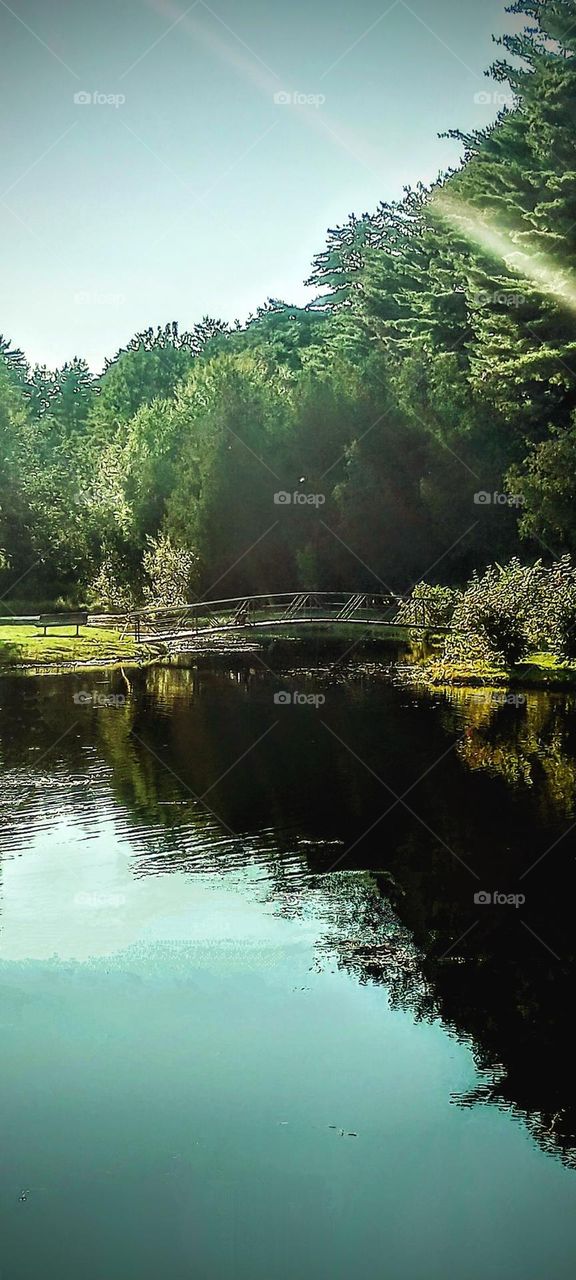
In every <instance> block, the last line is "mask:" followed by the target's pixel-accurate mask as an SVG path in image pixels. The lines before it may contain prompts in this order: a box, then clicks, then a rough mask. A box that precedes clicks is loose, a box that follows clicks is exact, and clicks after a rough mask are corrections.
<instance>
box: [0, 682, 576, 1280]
mask: <svg viewBox="0 0 576 1280" xmlns="http://www.w3.org/2000/svg"><path fill="white" fill-rule="evenodd" d="M254 661H255V669H254V670H253V671H252V672H250V671H249V670H248V669H246V668H243V669H236V668H233V669H228V667H227V666H226V664H221V665H220V668H219V669H208V668H207V669H205V670H194V669H177V670H174V669H173V670H168V669H162V668H159V669H152V670H149V671H147V672H139V673H136V674H133V673H127V679H126V678H124V677H123V676H122V674H120V673H114V674H111V675H109V676H103V675H95V674H93V675H90V676H88V675H86V676H84V677H83V678H81V677H80V676H78V675H74V676H70V677H68V676H61V677H58V678H52V677H42V678H34V679H25V680H23V679H12V678H4V679H2V680H1V681H0V759H1V766H2V775H1V781H0V814H1V818H2V832H3V836H2V846H1V862H0V1032H1V1034H0V1071H1V1080H2V1085H1V1089H0V1096H1V1121H0V1123H1V1131H0V1132H1V1141H0V1251H1V1252H0V1277H1V1280H37V1278H38V1280H39V1278H40V1277H42V1280H72V1277H74V1280H76V1277H80V1276H81V1277H82V1278H83V1280H132V1278H134V1280H136V1278H138V1280H149V1278H150V1280H152V1277H154V1278H156V1277H158V1276H159V1275H166V1276H170V1277H171V1280H185V1278H186V1280H187V1278H188V1277H190V1278H192V1277H194V1280H270V1277H274V1280H349V1278H350V1280H351V1278H352V1277H354V1280H373V1278H374V1277H376V1276H382V1277H386V1280H445V1278H446V1277H447V1276H455V1277H458V1280H506V1278H507V1277H510V1278H511V1280H516V1278H518V1280H543V1277H546V1280H564V1278H566V1280H568V1277H570V1278H572V1277H573V1276H574V1274H575V1270H576V1213H575V1210H576V1108H575V1088H574V1082H573V1048H572V1039H573V1037H572V1034H571V1033H572V1018H573V1008H574V969H575V964H576V957H575V936H574V925H573V920H574V900H575V899H574V894H575V889H576V884H575V880H576V876H575V870H574V836H573V833H571V827H572V824H573V823H574V821H575V817H576V815H575V813H574V806H575V800H576V734H575V719H574V708H573V703H572V701H571V699H570V698H566V697H564V696H551V695H545V694H530V695H528V697H527V699H526V701H525V702H522V701H520V702H519V703H514V702H506V701H503V699H502V696H501V695H496V694H495V693H494V692H493V691H490V690H484V691H482V692H481V693H474V694H473V693H471V692H462V691H460V692H454V693H448V692H442V691H440V692H438V693H437V694H435V695H434V696H429V695H427V694H416V693H414V692H413V691H411V690H406V689H403V688H402V687H400V686H399V685H398V684H396V683H394V681H392V680H390V679H384V678H382V677H368V676H366V675H365V676H361V675H360V674H359V673H358V671H356V672H352V673H348V676H347V677H346V678H344V676H343V668H342V666H341V665H338V666H336V667H334V668H333V669H332V670H331V671H330V670H329V669H327V668H326V669H324V670H323V671H319V672H316V673H315V674H313V673H305V672H302V673H300V674H298V673H295V672H292V673H291V674H290V675H286V674H284V675H282V676H280V675H275V674H273V672H272V671H268V670H265V669H264V667H263V666H262V664H260V663H259V661H258V660H254ZM278 694H284V695H288V696H285V697H283V698H280V699H278ZM295 694H298V698H296V699H295V697H294V695H295ZM110 698H112V701H111V702H110ZM304 699H307V701H304ZM107 700H108V703H107ZM495 892H498V893H499V894H500V895H502V898H503V899H511V898H513V899H514V903H513V902H512V901H505V900H503V901H497V902H494V901H492V902H490V903H486V902H482V901H480V902H475V900H474V898H475V895H477V894H479V893H485V894H490V895H492V896H493V895H494V893H495ZM522 898H523V899H524V901H522Z"/></svg>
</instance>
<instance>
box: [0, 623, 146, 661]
mask: <svg viewBox="0 0 576 1280" xmlns="http://www.w3.org/2000/svg"><path fill="white" fill-rule="evenodd" d="M150 652H151V651H150V650H149V649H148V648H147V647H146V646H144V645H137V644H136V643H135V641H134V640H133V638H132V637H131V636H125V637H124V639H122V640H121V639H120V633H119V632H118V631H109V630H105V629H104V628H103V627H81V628H80V635H79V636H76V634H75V629H74V628H73V627H71V626H68V627H53V628H50V629H49V631H48V634H47V635H46V636H44V635H42V633H41V631H40V630H39V628H38V627H37V626H34V625H33V626H23V627H12V626H8V627H0V669H2V668H4V669H6V668H10V667H15V666H22V665H25V666H62V665H64V664H67V663H70V662H90V663H93V664H94V666H98V664H99V663H101V662H102V663H105V664H108V663H109V662H114V661H117V662H122V661H128V660H129V659H132V660H133V661H135V660H138V659H139V658H142V657H147V656H149V654H150Z"/></svg>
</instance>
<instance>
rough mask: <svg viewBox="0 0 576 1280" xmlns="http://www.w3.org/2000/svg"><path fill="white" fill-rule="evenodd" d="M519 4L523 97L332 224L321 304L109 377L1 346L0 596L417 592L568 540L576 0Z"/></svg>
mask: <svg viewBox="0 0 576 1280" xmlns="http://www.w3.org/2000/svg"><path fill="white" fill-rule="evenodd" d="M513 11H514V12H516V13H518V14H522V15H524V16H525V17H526V20H527V25H526V28H525V31H524V34H523V35H518V36H514V37H507V38H505V39H504V40H503V41H502V42H501V47H502V49H503V57H502V58H501V59H500V60H499V61H498V62H497V63H496V64H495V67H494V68H493V69H492V71H493V74H494V75H495V76H496V79H497V80H499V81H501V82H502V83H506V84H508V85H509V87H510V91H511V93H512V94H513V95H514V96H513V99H512V100H511V101H512V105H511V106H510V107H507V108H506V109H504V110H503V111H502V112H501V114H500V116H499V118H498V119H497V121H496V122H495V123H494V124H493V125H492V126H490V127H489V128H487V129H485V130H483V131H481V132H479V133H475V134H473V135H467V136H464V135H461V134H458V135H456V136H458V137H460V140H461V142H462V144H463V148H464V159H463V163H462V165H461V167H460V168H459V169H458V170H456V171H454V172H451V173H449V174H446V175H444V176H443V177H442V178H441V179H440V180H439V181H438V182H437V183H436V184H435V185H434V186H433V188H432V189H430V190H426V189H424V188H423V187H419V188H417V189H415V190H407V191H406V192H405V195H404V198H403V199H402V200H400V201H398V202H396V203H392V204H381V205H380V206H379V208H378V209H377V210H376V211H375V212H374V213H373V214H363V215H362V216H361V217H351V218H349V220H348V221H347V222H346V223H345V225H344V226H342V227H339V228H335V229H333V230H331V231H330V232H329V237H328V242H327V246H326V248H325V249H324V250H323V251H322V252H321V253H319V254H318V256H317V258H316V259H315V261H314V264H313V269H312V275H311V282H312V283H313V284H314V285H315V286H316V289H317V294H318V296H317V297H316V299H315V301H314V303H312V304H311V305H310V306H309V307H308V308H306V309H303V310H301V309H300V310H299V309H298V308H293V307H289V306H287V305H286V304H284V303H281V302H270V303H269V304H268V305H267V306H266V307H264V308H262V309H261V310H260V311H259V312H258V314H257V315H256V316H254V317H253V318H251V320H250V321H249V322H248V324H247V325H246V326H244V327H243V328H242V327H240V326H236V327H235V328H234V329H229V328H228V327H227V326H226V325H224V324H222V323H220V322H218V321H213V320H210V319H206V320H204V321H203V322H202V324H200V325H198V326H197V328H196V329H195V330H194V331H193V332H192V333H186V334H180V333H179V332H178V329H177V326H176V325H167V326H166V327H165V328H160V329H158V330H157V331H153V330H152V329H150V330H147V331H146V332H145V333H142V334H138V335H136V337H135V338H134V339H133V340H132V341H131V342H130V343H129V345H128V347H127V348H126V349H125V350H123V351H121V352H119V353H118V355H117V356H116V357H115V358H114V359H113V360H111V361H110V362H109V363H108V364H107V366H106V368H105V369H104V371H103V373H102V374H101V375H100V376H98V377H94V376H92V374H91V373H90V371H89V370H88V368H87V366H86V365H85V363H84V362H83V361H82V360H80V359H75V360H73V361H72V362H71V363H70V364H67V365H65V366H64V368H63V369H60V370H57V371H56V372H50V371H48V370H46V369H39V368H36V369H30V368H29V367H28V365H27V362H26V360H25V359H24V357H23V356H22V353H21V352H19V351H17V350H14V349H12V348H11V346H10V344H9V343H8V342H4V341H2V340H0V446H1V447H0V591H1V592H2V593H3V594H6V593H10V594H12V595H14V596H15V597H16V596H18V595H19V594H20V595H24V594H25V595H26V596H27V597H28V598H30V596H31V595H33V594H34V593H36V594H37V595H41V596H42V597H44V598H46V597H50V596H52V598H56V597H57V596H62V597H64V598H67V599H69V600H76V601H78V602H80V600H81V599H86V600H97V599H99V600H101V601H102V603H104V602H107V603H109V604H112V605H113V604H114V602H115V603H116V604H117V605H118V606H121V605H122V604H124V603H125V602H126V600H128V599H129V598H134V599H142V598H145V597H146V596H147V595H148V596H149V594H150V584H151V583H153V584H154V585H155V587H157V589H158V596H159V597H165V598H167V595H168V596H170V594H171V591H172V590H173V589H174V590H176V594H177V595H178V596H180V594H181V592H182V590H183V589H184V588H183V587H182V573H181V570H182V567H183V566H185V565H188V567H189V571H190V572H189V589H190V593H191V595H193V594H194V593H197V594H208V595H210V594H211V595H212V596H218V595H220V596H223V595H226V596H229V595H235V594H240V593H241V592H244V591H273V590H275V591H279V590H282V589H289V588H294V587H297V586H300V585H301V586H303V587H309V588H313V587H317V588H323V587H326V588H340V587H342V588H348V587H350V588H358V587H363V588H365V589H367V590H369V589H370V588H372V589H374V590H376V589H385V588H392V589H394V590H401V591H409V589H410V588H411V587H412V585H413V584H414V583H415V582H418V581H419V580H420V579H422V578H424V577H427V578H428V580H430V581H432V582H440V581H444V582H448V583H450V584H453V585H457V584H461V583H462V582H464V581H466V580H467V579H468V578H469V577H470V575H471V573H472V572H473V571H474V570H478V571H479V573H482V571H483V570H484V569H485V567H486V565H487V564H488V563H490V562H491V561H494V560H496V559H498V560H500V561H501V562H503V561H504V560H507V559H509V558H510V557H511V556H513V555H520V554H522V556H523V558H524V559H526V560H528V561H534V560H535V559H537V558H538V557H540V556H542V555H543V554H544V557H545V558H546V557H547V558H548V560H551V559H554V558H555V557H556V558H558V557H559V556H561V555H562V554H563V553H564V552H566V551H567V552H574V551H575V550H576V514H575V512H576V504H575V501H574V499H575V498H576V140H575V136H574V119H575V113H576V59H575V54H576V0H547V3H541V2H540V0H519V3H517V4H515V5H514V6H513ZM278 495H280V497H278ZM163 554H164V555H165V559H166V568H165V574H164V577H163V569H162V557H163ZM164 578H165V581H164ZM170 582H172V584H173V585H172V587H171V586H170ZM175 582H177V586H174V583H175ZM166 593H167V595H166ZM496 625H497V624H496V622H494V627H496ZM485 626H486V628H488V626H489V619H488V618H486V619H485ZM498 626H500V628H502V627H503V626H504V622H503V621H502V620H501V622H500V623H498ZM566 627H567V629H568V630H569V627H570V624H569V620H568V621H567V622H566ZM497 642H500V643H501V645H506V647H507V649H508V651H511V649H512V648H514V643H513V636H512V632H511V631H510V634H507V635H506V636H504V635H500V636H499V637H498V636H496V635H494V643H495V644H496V643H497Z"/></svg>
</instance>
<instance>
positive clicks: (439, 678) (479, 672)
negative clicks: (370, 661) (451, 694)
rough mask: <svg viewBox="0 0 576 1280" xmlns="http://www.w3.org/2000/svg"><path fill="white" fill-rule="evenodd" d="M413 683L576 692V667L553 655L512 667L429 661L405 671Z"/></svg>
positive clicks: (541, 655) (535, 657)
mask: <svg viewBox="0 0 576 1280" xmlns="http://www.w3.org/2000/svg"><path fill="white" fill-rule="evenodd" d="M405 673H406V675H407V676H408V678H409V679H410V680H411V681H416V682H417V683H424V684H427V685H430V686H434V687H436V686H437V685H459V686H462V687H465V686H470V687H473V686H478V687H479V686H486V685H491V686H494V687H496V688H504V687H506V688H516V689H563V688H566V689H571V688H572V689H573V688H576V664H574V663H569V662H561V661H560V660H559V659H558V658H555V657H553V655H552V654H550V653H534V654H531V655H530V657H529V658H526V659H525V660H524V661H523V662H519V663H517V664H516V666H513V667H499V666H495V665H492V664H490V663H487V662H467V663H466V662H444V661H443V660H442V659H440V658H430V659H429V660H428V661H426V662H423V663H421V664H418V665H415V666H410V667H409V668H407V669H406V671H405Z"/></svg>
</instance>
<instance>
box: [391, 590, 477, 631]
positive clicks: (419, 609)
mask: <svg viewBox="0 0 576 1280" xmlns="http://www.w3.org/2000/svg"><path fill="white" fill-rule="evenodd" d="M460 594H461V593H460V592H459V591H454V590H452V588H451V587H433V586H431V585H430V584H429V583H428V582H417V583H416V586H415V587H414V589H413V591H412V593H411V595H410V598H409V599H408V600H405V601H404V602H403V604H401V605H400V608H399V610H398V613H397V615H396V622H397V623H399V624H401V625H403V626H406V625H408V624H409V623H424V624H425V625H427V626H437V627H446V626H448V623H449V622H450V619H451V617H452V614H453V613H454V609H455V608H456V604H457V602H458V600H459V598H460Z"/></svg>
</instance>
